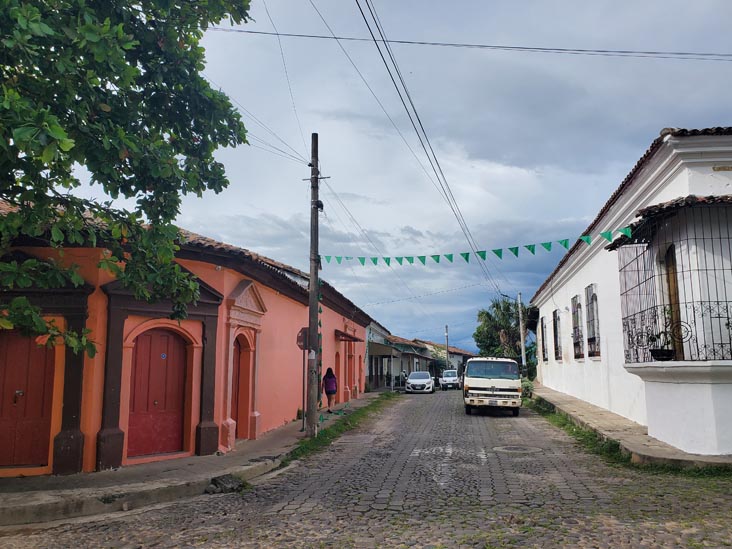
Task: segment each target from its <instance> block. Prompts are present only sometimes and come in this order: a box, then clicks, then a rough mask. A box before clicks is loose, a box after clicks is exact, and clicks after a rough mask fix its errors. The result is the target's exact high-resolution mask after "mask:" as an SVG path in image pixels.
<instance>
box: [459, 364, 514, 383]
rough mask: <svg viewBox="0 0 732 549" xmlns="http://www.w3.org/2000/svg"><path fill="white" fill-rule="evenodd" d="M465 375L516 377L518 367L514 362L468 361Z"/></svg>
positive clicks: (491, 377)
mask: <svg viewBox="0 0 732 549" xmlns="http://www.w3.org/2000/svg"><path fill="white" fill-rule="evenodd" d="M465 375H466V377H482V378H489V379H518V378H519V369H518V364H516V363H515V362H503V361H499V360H495V361H494V360H491V361H477V362H469V363H468V369H467V370H466V371H465Z"/></svg>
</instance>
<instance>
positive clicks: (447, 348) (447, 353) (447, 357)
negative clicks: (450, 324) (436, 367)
mask: <svg viewBox="0 0 732 549" xmlns="http://www.w3.org/2000/svg"><path fill="white" fill-rule="evenodd" d="M447 342H448V338H447V324H445V369H446V370H450V369H451V368H450V346H449V345H448V344H447Z"/></svg>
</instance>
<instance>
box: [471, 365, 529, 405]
mask: <svg viewBox="0 0 732 549" xmlns="http://www.w3.org/2000/svg"><path fill="white" fill-rule="evenodd" d="M521 391H522V388H521V374H520V372H519V366H518V364H517V363H516V361H515V360H511V359H510V358H471V359H468V362H467V364H466V366H465V374H464V377H463V400H464V402H465V413H466V414H468V415H470V412H471V411H472V410H473V408H478V407H481V406H494V407H501V408H510V409H511V412H513V415H514V416H517V415H519V410H520V409H521Z"/></svg>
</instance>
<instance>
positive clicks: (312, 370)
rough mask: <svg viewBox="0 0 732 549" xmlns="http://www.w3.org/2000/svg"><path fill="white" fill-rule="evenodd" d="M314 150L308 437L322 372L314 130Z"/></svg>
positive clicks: (313, 425)
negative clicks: (319, 362)
mask: <svg viewBox="0 0 732 549" xmlns="http://www.w3.org/2000/svg"><path fill="white" fill-rule="evenodd" d="M311 147H312V152H311V158H310V288H309V290H310V291H309V295H308V297H309V302H308V303H309V311H308V312H309V314H308V349H309V351H308V403H307V404H308V408H307V418H306V419H307V421H306V424H307V425H306V427H307V429H306V434H307V436H308V437H311V438H312V437H316V436H318V397H319V396H320V395H319V394H318V393H319V392H320V391H319V389H320V372H319V371H318V356H319V354H320V350H319V349H320V338H319V337H318V307H319V303H320V302H319V299H318V296H319V294H320V283H319V280H318V267H319V266H320V257H319V252H318V213H319V212H320V210H322V209H323V204H322V202H320V200H319V199H318V183H319V181H318V177H319V175H320V173H319V171H318V134H317V133H314V134H312V146H311Z"/></svg>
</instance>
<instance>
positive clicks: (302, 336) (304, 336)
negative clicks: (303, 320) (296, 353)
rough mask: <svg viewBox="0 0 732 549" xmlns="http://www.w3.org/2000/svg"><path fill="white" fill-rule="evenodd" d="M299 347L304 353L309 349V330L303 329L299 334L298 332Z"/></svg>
mask: <svg viewBox="0 0 732 549" xmlns="http://www.w3.org/2000/svg"><path fill="white" fill-rule="evenodd" d="M297 346H298V347H300V349H302V350H303V351H305V350H306V349H307V348H308V328H307V327H305V328H301V329H300V331H299V332H297Z"/></svg>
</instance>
